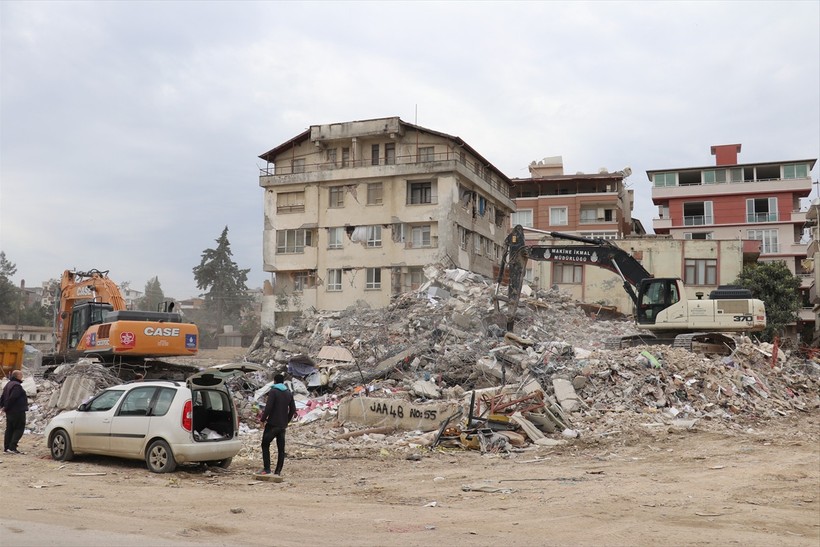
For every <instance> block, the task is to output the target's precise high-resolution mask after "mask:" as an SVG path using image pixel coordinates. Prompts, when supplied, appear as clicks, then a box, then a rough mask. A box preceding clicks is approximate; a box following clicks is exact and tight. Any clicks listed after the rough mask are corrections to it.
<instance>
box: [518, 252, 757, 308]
mask: <svg viewBox="0 0 820 547" xmlns="http://www.w3.org/2000/svg"><path fill="white" fill-rule="evenodd" d="M568 243H569V244H571V243H572V242H567V241H563V240H555V241H554V243H551V244H554V245H566V244H568ZM614 243H615V244H616V245H618V247H620V248H621V249H623V250H625V251H627V252H629V253H631V254H632V255H633V256H635V257H636V258H638V259H639V261H640V262H641V264H642V265H643V267H644V268H645V269H646V270H647V271H649V272H650V273H652V274H653V275H654V276H655V277H680V278H682V279H683V278H684V274H685V270H684V267H685V266H684V257H686V258H690V259H716V260H717V281H718V283H717V285H726V284H729V283H731V282H732V281H734V280H735V279H736V278H737V276H738V274H739V273H740V272H741V270H742V269H743V252H742V250H743V242H742V241H740V240H736V239H733V240H689V241H683V240H672V239H654V238H648V239H625V240H617V241H615V242H614ZM581 245H583V244H581ZM553 264H555V263H554V262H546V261H545V262H533V261H530V264H529V266H530V267H533V268H534V270H533V276H534V277H538V278H539V279H538V282H537V283H533V284H534V285H535V284H537V286H538V287H541V288H550V287H551V286H552V285H553V280H552V271H553ZM582 268H583V278H582V279H583V282H582V283H580V284H571V283H560V284H558V287H559V288H560V289H561V290H562V291H567V292H569V293H570V294H572V296H573V297H574V298H576V299H577V300H580V301H582V302H587V303H599V304H603V305H606V306H615V307H617V308H618V310H619V311H621V312H622V313H626V314H631V313H632V301H631V300H630V298H629V296H628V295H627V293H626V291H625V290H624V289H623V282H622V281H621V278H620V277H619V276H618V275H617V274H615V273H612V272H610V271H609V270H606V269H604V268H599V267H597V266H590V265H583V266H582ZM717 285H694V286H689V285H687V287H686V290H687V296H688V298H690V299H694V298H696V293H698V292H702V293H704V294H705V295H707V296H708V294H709V292H710V291H711V290H713V289H715V288H717Z"/></svg>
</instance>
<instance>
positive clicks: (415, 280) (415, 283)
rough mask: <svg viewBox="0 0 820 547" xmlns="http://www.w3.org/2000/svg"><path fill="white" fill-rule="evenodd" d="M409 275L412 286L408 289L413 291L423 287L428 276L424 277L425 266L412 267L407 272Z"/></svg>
mask: <svg viewBox="0 0 820 547" xmlns="http://www.w3.org/2000/svg"><path fill="white" fill-rule="evenodd" d="M407 277H408V278H409V280H410V286H409V287H408V289H409V290H411V291H415V290H416V289H418V288H419V287H421V286H422V285H423V284H424V282H425V281H426V280H427V278H425V277H424V269H423V268H410V271H409V272H408V273H407Z"/></svg>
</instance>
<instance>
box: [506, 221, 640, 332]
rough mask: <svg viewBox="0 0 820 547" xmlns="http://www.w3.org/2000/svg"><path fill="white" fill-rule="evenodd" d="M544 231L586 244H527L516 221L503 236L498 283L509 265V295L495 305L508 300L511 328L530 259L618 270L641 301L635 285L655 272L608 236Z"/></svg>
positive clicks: (629, 290)
mask: <svg viewBox="0 0 820 547" xmlns="http://www.w3.org/2000/svg"><path fill="white" fill-rule="evenodd" d="M543 233H545V234H547V235H550V236H552V237H554V238H556V239H566V240H570V241H577V242H579V243H585V245H565V246H558V245H555V246H553V245H527V243H526V240H525V238H524V228H523V227H522V226H521V225H517V226H515V228H513V229H512V231H511V232H510V233H509V234H508V235H507V238H506V239H505V240H504V254H503V255H502V257H501V267H500V269H499V273H498V279H497V287H498V286H500V285H501V281H502V280H503V278H504V274H505V272H506V270H507V269H509V285H508V289H507V297H506V299H504V298H499V297H498V296H497V297H496V306H498V301H499V300H506V301H507V302H508V312H507V330H508V331H512V327H513V325H514V323H515V314H516V312H517V311H518V304H519V300H520V298H521V288H522V286H523V284H524V274H525V272H526V268H527V261H528V260H539V261H543V260H548V261H553V262H571V263H576V264H590V265H593V266H598V267H599V268H605V269H607V270H610V271H612V272H615V273H616V274H618V275H619V276H620V277H621V279H622V280H623V286H624V290H625V291H626V293H627V294H628V295H629V297H630V299H631V300H632V302H633V303H634V304H635V305H636V306H637V305H638V295H637V294H636V293H635V289H634V287H637V286H639V285H640V282H641V280H643V279H647V278H650V277H653V276H652V274H650V273H649V272H648V271H646V269H645V268H644V267H643V266H642V265H641V263H640V262H638V260H636V259H635V257H633V256H632V255H631V254H629V253H627V252H626V251H624V250H623V249H621V248H620V247H618V246H616V245H615V244H614V243H612V242H611V241H609V240H606V239H602V238H588V237H582V236H576V235H573V234H565V233H562V232H543Z"/></svg>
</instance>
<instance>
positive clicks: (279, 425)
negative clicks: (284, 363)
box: [260, 374, 296, 477]
mask: <svg viewBox="0 0 820 547" xmlns="http://www.w3.org/2000/svg"><path fill="white" fill-rule="evenodd" d="M284 382H285V376H284V375H282V374H277V375H276V376H274V377H273V386H272V387H271V388H270V391H269V392H268V401H267V403H265V411H264V412H263V413H262V418H261V421H262V423H264V424H265V431H264V432H263V433H262V465H263V469H262V471H261V472H260V474H262V475H270V443H271V442H273V440H274V439H276V452H277V454H276V469H275V470H274V472H273V474H274V475H276V476H277V477H278V476H280V475H281V474H282V466H283V465H284V463H285V430H286V429H287V427H288V423H290V421H291V420H292V419H293V417H294V416H296V403H295V402H294V400H293V393H291V392H290V391H289V390H288V388H287V386H285V384H284Z"/></svg>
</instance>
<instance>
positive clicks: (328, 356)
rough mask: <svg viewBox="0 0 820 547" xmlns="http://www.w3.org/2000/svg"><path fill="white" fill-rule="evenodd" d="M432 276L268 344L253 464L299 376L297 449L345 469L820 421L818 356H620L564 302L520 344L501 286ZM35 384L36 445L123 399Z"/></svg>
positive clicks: (313, 318)
mask: <svg viewBox="0 0 820 547" xmlns="http://www.w3.org/2000/svg"><path fill="white" fill-rule="evenodd" d="M425 274H426V276H427V278H428V281H427V282H426V283H425V284H424V285H422V286H421V287H420V288H419V289H418V290H417V291H414V292H409V293H405V294H402V295H399V296H397V297H395V298H394V299H393V301H392V303H391V305H390V306H389V307H388V308H386V309H381V310H376V309H371V308H370V307H368V306H365V305H358V304H357V305H356V306H353V307H351V308H349V309H346V310H342V311H334V312H317V311H315V310H310V311H308V312H305V313H304V314H303V315H302V316H301V317H300V318H298V319H297V320H295V321H294V322H293V323H292V324H291V325H289V326H288V327H283V328H278V329H276V330H264V331H262V332H261V333H260V334H259V335H258V336H257V337H256V339H255V340H254V342H253V343H252V345H251V347H250V348H249V350H248V352H247V354H246V356H245V359H246V360H247V361H251V362H255V363H260V364H263V365H266V368H267V370H266V371H265V372H257V373H249V374H246V375H244V376H239V377H236V378H233V379H231V380H230V381H229V383H230V387H231V389H232V392H233V394H234V398H235V401H236V405H237V408H238V410H239V414H240V419H241V423H240V433H241V436H242V438H243V439H244V440H245V448H243V450H242V452H241V453H240V455H239V456H238V457H246V458H255V459H259V458H260V457H261V455H260V450H259V439H260V437H261V430H260V426H259V422H258V415H259V413H260V411H261V409H262V408H261V406H262V405H263V404H264V397H263V396H262V395H263V394H264V393H265V391H266V389H267V388H268V387H269V385H270V383H271V380H272V379H273V375H274V374H275V373H277V372H286V371H287V370H288V367H289V365H290V368H291V370H297V368H299V367H296V366H295V365H297V364H299V363H301V364H302V365H303V366H305V367H307V368H305V370H303V372H310V373H312V372H313V370H312V368H311V367H313V366H314V365H315V368H316V369H317V370H318V374H319V377H320V381H318V382H314V381H311V380H308V378H307V377H305V381H304V382H301V381H299V379H298V377H293V378H291V379H290V380H289V382H290V385H291V386H292V388H293V390H294V392H295V393H296V401H297V415H298V418H297V420H298V421H297V423H296V424H294V425H293V426H292V427H291V429H290V431H289V433H288V435H289V443H290V442H292V443H294V444H293V446H296V447H300V449H304V450H327V451H329V453H330V452H333V453H336V452H339V451H344V450H345V449H354V450H364V449H367V448H368V447H371V448H373V449H374V453H375V454H378V455H382V456H383V455H384V452H383V451H385V450H386V453H388V454H390V453H391V450H395V451H402V452H405V453H406V454H411V455H412V454H417V453H418V451H419V450H421V449H424V450H429V449H435V448H459V449H473V450H477V451H480V452H482V453H490V454H497V453H509V452H515V451H522V450H538V449H541V447H545V448H544V449H557V448H560V447H564V446H566V445H572V444H573V443H578V442H590V440H591V439H603V438H607V439H610V440H612V439H616V440H617V439H618V437H619V436H625V437H626V436H628V435H630V434H631V433H638V434H646V432H647V431H663V430H676V431H680V432H682V434H683V432H686V431H689V430H692V429H699V430H701V429H708V430H718V431H729V430H738V431H745V430H746V429H747V428H748V427H750V426H751V425H753V424H755V423H756V422H758V421H760V420H776V419H781V418H784V417H799V416H801V415H803V414H805V413H817V412H818V411H820V363H819V362H818V358H817V357H816V356H815V355H814V354H798V353H797V352H789V351H787V350H784V349H783V348H779V351H778V352H777V358H776V359H775V358H774V357H773V348H772V346H771V345H768V344H761V343H758V342H755V341H753V340H750V339H748V338H747V339H745V340H743V341H742V342H741V343H739V345H738V346H737V347H736V348H735V349H734V351H733V352H732V353H731V355H728V356H723V355H710V354H702V353H692V352H689V351H687V350H685V349H683V348H676V347H671V346H659V345H653V346H640V347H632V348H626V349H615V350H612V349H608V348H606V347H605V346H604V341H605V340H607V339H609V338H612V337H617V336H626V335H633V334H636V333H637V332H638V331H637V330H636V328H635V326H634V324H633V323H632V322H631V321H627V320H624V319H619V318H617V317H614V318H612V319H606V317H611V316H610V315H608V314H603V313H600V306H595V307H594V308H595V310H593V311H592V312H589V311H588V310H590V309H591V307H590V306H585V305H581V304H579V303H578V302H575V301H574V300H572V298H571V297H570V296H569V295H567V294H565V293H562V292H561V291H559V290H538V291H526V293H525V294H529V295H530V296H524V297H522V300H521V305H520V306H519V309H518V311H517V317H516V325H517V327H516V328H517V332H516V333H505V331H504V325H505V324H506V317H505V316H504V313H505V311H506V310H505V306H506V305H505V304H502V309H501V313H498V312H497V311H496V310H495V307H494V304H493V295H494V293H495V285H494V283H493V282H492V281H491V280H488V279H486V278H483V277H481V276H477V275H475V274H472V273H469V272H465V271H463V270H452V269H447V268H445V267H443V266H441V265H437V264H434V265H429V266H428V267H426V268H425ZM585 310H587V311H585ZM773 359H775V361H774V362H773ZM27 375H28V374H27ZM33 379H34V382H35V384H36V386H35V387H36V389H35V390H34V391H33V392H32V391H29V394H30V398H31V400H30V402H31V411H30V412H29V418H28V420H29V423H28V427H29V428H30V429H31V430H32V431H34V432H41V431H42V430H43V428H44V427H45V425H46V423H47V422H48V420H49V419H50V418H51V416H53V415H54V414H56V413H57V412H58V411H59V410H61V409H66V408H74V407H76V405H78V404H79V403H81V402H82V401H83V400H85V399H87V398H88V397H89V396H90V395H92V394H93V393H95V392H96V391H98V390H100V389H102V388H105V387H108V386H110V385H114V384H116V383H120V380H119V379H118V378H117V376H116V375H115V374H113V373H112V370H110V369H106V368H104V367H101V366H99V365H95V364H90V363H77V364H73V365H64V366H63V367H60V368H59V369H57V370H56V371H55V372H54V374H52V375H51V376H50V377H49V378H48V379H42V378H37V377H36V376H35V377H34V378H33ZM305 447H307V448H305ZM388 448H389V449H388ZM406 454H405V455H406Z"/></svg>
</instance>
